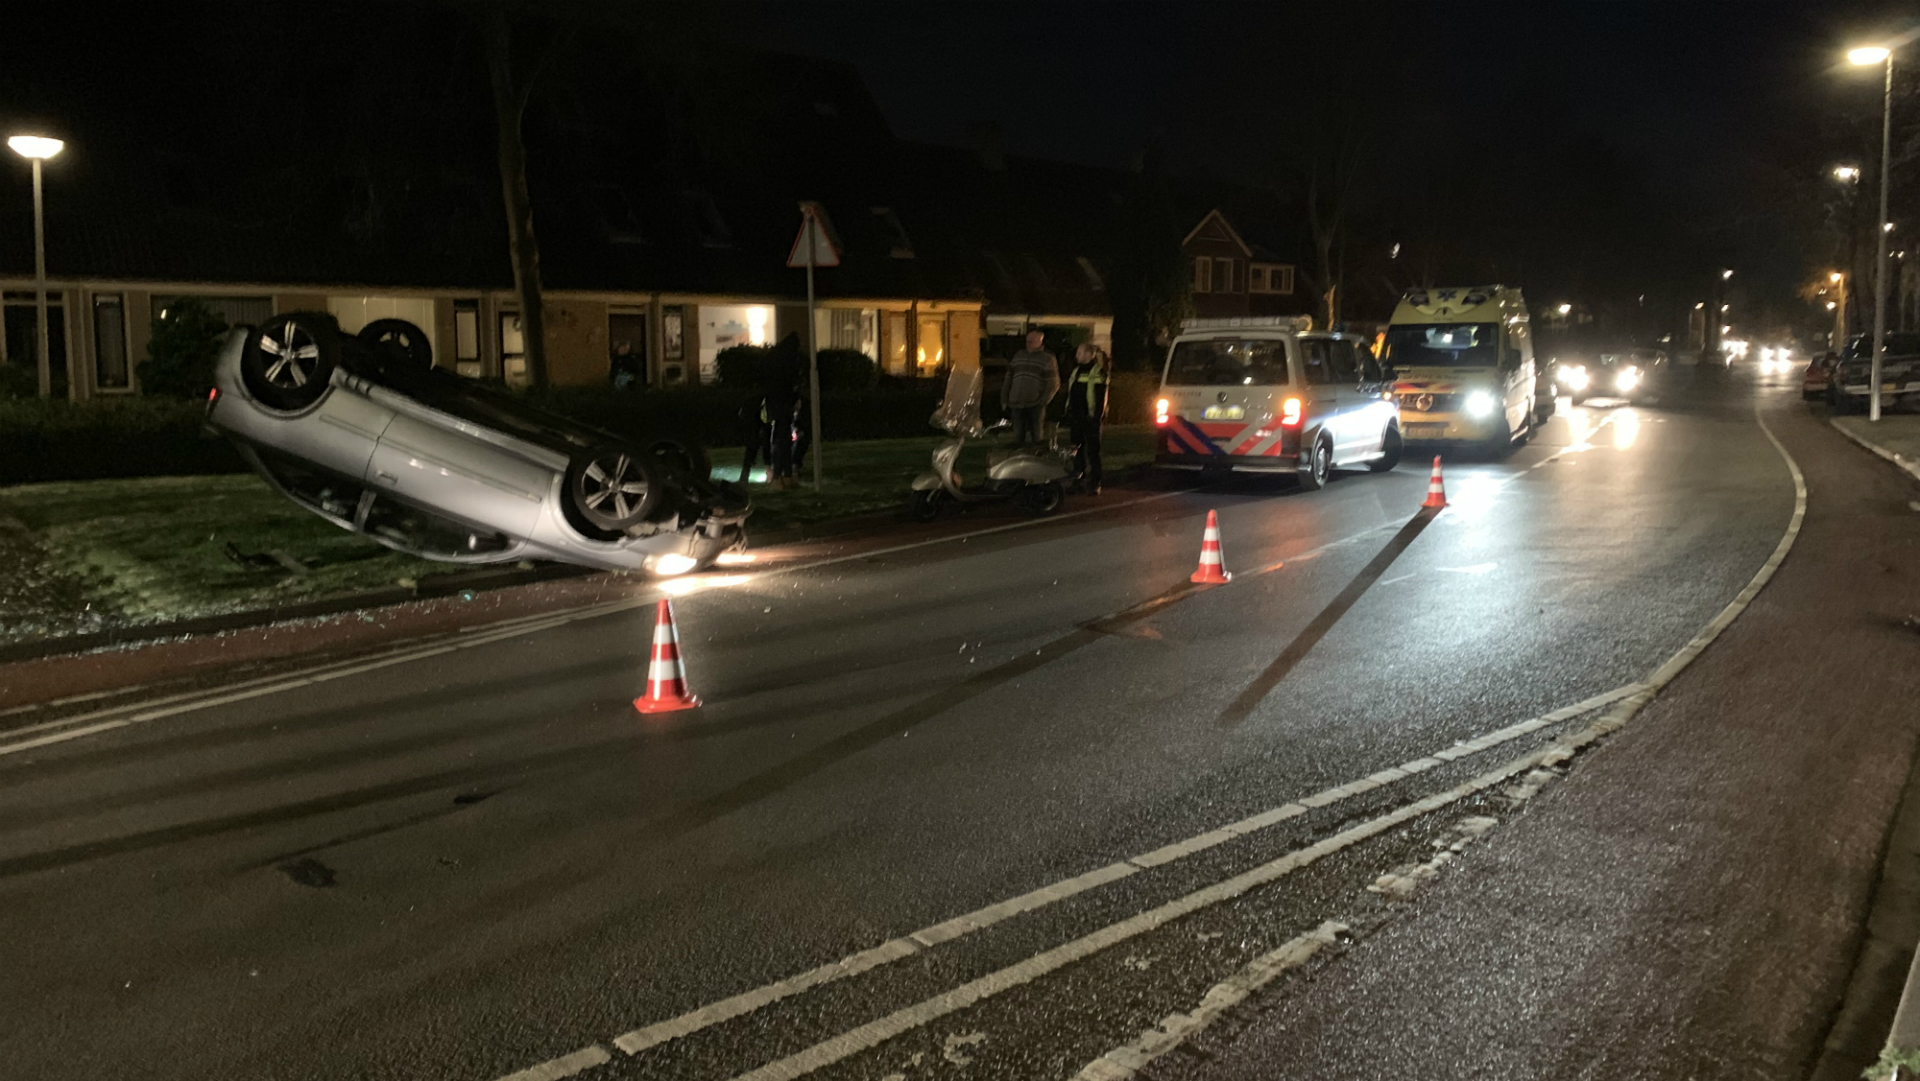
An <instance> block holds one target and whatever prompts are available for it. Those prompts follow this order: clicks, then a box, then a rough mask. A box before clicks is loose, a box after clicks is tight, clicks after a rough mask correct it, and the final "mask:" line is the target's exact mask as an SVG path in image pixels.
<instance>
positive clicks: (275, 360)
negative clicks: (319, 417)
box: [240, 312, 340, 412]
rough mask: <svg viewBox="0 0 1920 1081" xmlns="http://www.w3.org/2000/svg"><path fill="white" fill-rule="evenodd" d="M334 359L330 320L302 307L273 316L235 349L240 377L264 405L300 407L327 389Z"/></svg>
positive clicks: (337, 353) (337, 342)
mask: <svg viewBox="0 0 1920 1081" xmlns="http://www.w3.org/2000/svg"><path fill="white" fill-rule="evenodd" d="M339 362H340V340H339V337H338V335H337V333H336V331H335V328H334V323H333V321H332V319H330V318H329V317H327V316H324V315H314V314H310V313H307V312H289V313H288V314H286V315H276V316H274V317H273V318H271V319H269V320H267V321H266V322H265V323H262V324H261V325H260V327H259V328H258V329H256V330H254V331H252V332H251V333H249V334H248V335H247V342H246V345H245V346H244V347H243V348H242V349H241V352H240V381H241V382H242V383H243V384H245V385H246V388H247V393H248V394H251V395H253V397H254V400H256V401H258V402H260V403H261V404H262V405H265V406H267V407H268V408H269V409H279V410H285V411H288V412H292V411H295V410H300V409H305V408H307V407H308V406H310V405H312V404H313V403H315V402H317V401H319V400H320V396H321V395H323V394H325V393H326V392H327V381H328V379H329V378H331V377H332V375H333V369H334V366H335V365H336V364H338V363H339Z"/></svg>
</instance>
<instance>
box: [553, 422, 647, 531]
mask: <svg viewBox="0 0 1920 1081" xmlns="http://www.w3.org/2000/svg"><path fill="white" fill-rule="evenodd" d="M660 487H661V485H660V469H659V467H658V466H656V465H655V464H654V463H653V462H652V461H650V460H649V459H648V458H646V457H645V456H643V455H641V454H639V453H637V452H636V451H635V450H634V449H633V448H632V447H630V446H627V445H626V444H623V443H606V444H602V445H601V446H598V447H595V448H593V449H592V450H590V451H587V452H586V453H584V454H581V455H579V456H577V457H575V458H574V460H573V464H571V465H570V466H568V467H567V491H566V500H565V506H566V508H567V516H568V518H569V519H571V520H572V522H573V525H574V527H575V528H576V529H579V530H580V531H581V532H582V533H584V534H586V535H587V536H590V537H593V538H595V539H598V540H613V539H616V538H618V537H619V536H621V535H622V534H624V533H625V532H626V531H627V530H629V529H632V528H633V527H634V526H637V525H639V524H640V523H641V522H644V521H646V520H647V519H648V518H650V517H652V515H653V512H654V511H655V510H656V509H657V508H658V507H659V506H660V496H661V491H660Z"/></svg>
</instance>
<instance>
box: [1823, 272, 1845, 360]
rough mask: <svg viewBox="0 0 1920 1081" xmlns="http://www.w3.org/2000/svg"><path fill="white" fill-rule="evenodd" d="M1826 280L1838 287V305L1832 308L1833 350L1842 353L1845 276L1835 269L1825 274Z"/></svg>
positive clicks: (1843, 346)
mask: <svg viewBox="0 0 1920 1081" xmlns="http://www.w3.org/2000/svg"><path fill="white" fill-rule="evenodd" d="M1827 280H1828V281H1830V282H1832V283H1833V284H1835V285H1837V286H1839V287H1840V299H1839V303H1838V305H1837V306H1836V305H1828V307H1831V308H1833V351H1834V352H1836V353H1843V352H1845V351H1846V348H1847V276H1846V275H1845V274H1843V273H1841V272H1840V271H1838V270H1836V271H1834V272H1833V273H1831V274H1829V275H1827Z"/></svg>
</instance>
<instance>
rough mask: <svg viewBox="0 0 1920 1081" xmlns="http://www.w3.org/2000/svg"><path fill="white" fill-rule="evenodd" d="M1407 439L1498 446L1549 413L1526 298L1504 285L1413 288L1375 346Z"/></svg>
mask: <svg viewBox="0 0 1920 1081" xmlns="http://www.w3.org/2000/svg"><path fill="white" fill-rule="evenodd" d="M1380 363H1381V365H1382V366H1383V367H1385V368H1386V369H1387V371H1388V373H1389V374H1390V375H1391V376H1392V377H1393V380H1394V383H1393V395H1394V399H1395V401H1396V402H1398V403H1399V406H1400V429H1401V431H1402V433H1403V434H1404V435H1405V437H1406V440H1407V442H1409V443H1471V444H1477V445H1480V446H1485V447H1491V448H1504V447H1507V446H1509V445H1511V444H1513V443H1514V442H1515V441H1520V442H1524V441H1526V440H1527V439H1529V438H1531V437H1532V435H1533V432H1534V430H1535V428H1537V427H1538V426H1539V425H1540V424H1542V423H1544V422H1545V421H1546V420H1547V418H1548V417H1551V416H1553V408H1554V406H1553V388H1552V386H1551V385H1550V384H1548V382H1547V381H1546V380H1543V379H1541V378H1539V376H1538V373H1537V372H1536V371H1535V369H1534V363H1533V334H1532V328H1531V324H1530V320H1529V319H1528V317H1527V302H1526V299H1525V298H1524V297H1522V296H1521V295H1520V290H1519V289H1517V288H1514V287H1511V286H1505V285H1487V286H1478V287H1471V288H1455V289H1413V290H1409V291H1408V292H1407V294H1406V295H1405V296H1404V297H1402V298H1401V300H1400V305H1399V307H1397V308H1395V309H1394V313H1393V322H1391V323H1390V324H1388V326H1387V333H1386V337H1385V340H1384V341H1383V343H1382V345H1381V349H1380Z"/></svg>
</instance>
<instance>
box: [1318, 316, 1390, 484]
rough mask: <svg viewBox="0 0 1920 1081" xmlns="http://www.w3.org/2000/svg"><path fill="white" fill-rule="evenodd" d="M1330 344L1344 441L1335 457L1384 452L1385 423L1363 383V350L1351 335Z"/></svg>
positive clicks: (1361, 456)
mask: <svg viewBox="0 0 1920 1081" xmlns="http://www.w3.org/2000/svg"><path fill="white" fill-rule="evenodd" d="M1327 344H1328V347H1329V355H1330V357H1331V359H1332V361H1333V377H1334V379H1335V381H1336V385H1337V386H1338V388H1339V399H1340V442H1339V443H1338V444H1337V445H1336V450H1335V458H1336V460H1338V461H1352V460H1353V459H1355V458H1371V457H1372V456H1374V455H1375V454H1378V453H1380V432H1381V427H1382V426H1381V425H1379V424H1377V423H1375V422H1374V417H1373V409H1372V404H1373V401H1374V399H1372V398H1371V397H1369V396H1368V394H1367V392H1366V389H1365V388H1364V386H1363V385H1362V384H1363V382H1364V380H1363V379H1362V377H1361V370H1360V353H1359V350H1358V349H1356V348H1355V346H1354V342H1353V339H1351V338H1335V339H1333V340H1332V341H1331V342H1328V343H1327Z"/></svg>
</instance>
